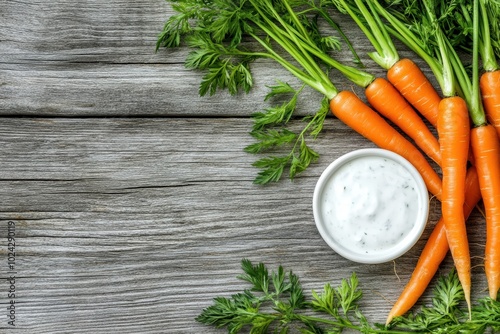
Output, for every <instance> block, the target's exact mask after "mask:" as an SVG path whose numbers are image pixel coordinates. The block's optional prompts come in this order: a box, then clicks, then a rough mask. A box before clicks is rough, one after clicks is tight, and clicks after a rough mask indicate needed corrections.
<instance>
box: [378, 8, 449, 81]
mask: <svg viewBox="0 0 500 334" xmlns="http://www.w3.org/2000/svg"><path fill="white" fill-rule="evenodd" d="M368 1H370V2H371V4H373V6H374V7H375V9H376V10H377V12H378V13H379V14H380V15H382V16H383V17H384V18H385V19H386V20H387V21H388V22H389V24H390V25H391V26H392V27H391V26H386V29H387V30H388V31H389V33H390V34H391V35H393V36H394V37H396V38H397V39H398V40H400V41H401V42H402V43H404V44H405V45H406V46H407V47H408V48H410V49H411V50H412V51H413V52H415V53H416V54H417V55H418V56H419V57H420V58H422V59H423V60H424V61H425V62H426V63H427V65H428V66H429V67H430V69H431V71H432V73H433V74H434V77H435V78H436V80H437V82H438V84H439V87H441V88H442V87H444V86H445V84H444V76H443V71H442V69H441V66H440V65H439V63H438V62H437V61H436V60H435V59H434V58H433V57H431V56H430V55H429V54H428V53H427V52H425V50H424V49H423V48H422V47H421V46H420V45H423V42H422V41H421V40H419V39H418V38H417V36H415V34H413V33H412V32H411V31H410V29H408V27H407V26H406V25H405V24H403V23H402V22H401V21H400V20H398V19H397V18H396V17H395V16H393V15H392V14H390V13H389V12H388V11H387V10H385V8H384V7H382V5H380V4H379V3H378V0H368Z"/></svg>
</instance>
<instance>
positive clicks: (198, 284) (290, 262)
mask: <svg viewBox="0 0 500 334" xmlns="http://www.w3.org/2000/svg"><path fill="white" fill-rule="evenodd" d="M171 13H172V12H171V10H170V8H169V7H168V5H167V4H166V3H165V2H164V1H163V0H158V1H156V0H155V1H153V0H149V1H136V0H111V1H106V2H104V3H103V2H98V1H92V0H89V1H76V0H70V1H61V0H59V1H58V0H51V1H40V0H38V1H31V2H23V1H10V0H0V115H1V119H0V157H1V159H0V277H1V278H2V281H3V283H2V284H0V306H1V308H0V332H2V333H3V332H7V333H27V334H31V333H40V334H45V333H47V334H51V333H122V334H132V333H179V334H180V333H214V334H215V333H223V332H224V331H221V330H216V329H213V328H208V327H204V326H201V325H200V324H198V323H196V321H194V318H195V317H196V316H197V315H198V314H199V313H200V312H201V310H202V309H203V308H204V307H207V306H209V305H210V304H211V301H212V299H213V298H214V297H216V296H220V295H223V296H229V295H230V294H232V293H235V292H239V291H241V289H243V288H246V287H247V285H246V284H244V283H243V282H241V281H238V280H237V279H236V278H235V277H236V275H238V274H239V273H240V261H241V259H242V258H250V259H251V260H253V261H256V262H264V263H266V264H267V265H268V266H269V267H270V268H276V267H277V266H278V265H279V264H281V265H284V266H285V267H286V268H287V269H293V270H294V272H295V273H297V274H298V275H299V276H300V277H301V278H302V282H303V285H304V289H305V291H310V290H311V289H321V288H322V286H323V284H324V283H326V282H332V283H333V284H338V283H339V282H340V280H341V279H342V278H346V277H349V276H350V274H351V272H352V271H356V272H357V274H358V276H359V278H360V283H361V286H362V288H363V290H364V291H365V298H364V300H363V302H362V305H361V306H362V308H363V310H364V311H365V313H366V314H367V315H368V318H369V320H370V321H377V322H383V321H384V320H385V315H386V313H387V312H388V310H389V309H390V307H391V302H392V301H393V300H394V298H396V296H397V294H398V293H399V291H400V290H401V289H402V287H403V286H404V283H405V282H406V280H407V279H408V277H409V275H410V274H411V270H412V268H413V266H414V264H415V262H416V260H417V257H418V254H419V250H420V249H421V247H422V245H423V244H424V243H425V240H426V238H427V236H428V234H429V232H430V229H431V228H432V225H433V224H434V223H435V222H436V221H437V219H438V218H439V207H438V206H437V205H436V203H435V202H432V203H431V207H432V211H431V216H430V219H429V228H428V229H427V230H426V232H425V233H424V236H423V238H422V240H421V241H420V242H419V243H418V244H417V245H416V246H415V247H414V249H412V250H411V251H410V252H409V253H408V254H406V255H405V256H403V257H401V258H400V259H398V260H397V261H395V263H386V264H382V265H360V264H356V263H353V262H350V261H347V260H345V259H343V258H341V257H340V256H338V255H337V254H335V253H334V252H333V251H332V250H331V249H330V248H328V246H327V245H326V244H325V243H324V241H323V240H322V239H321V237H320V236H319V233H318V232H317V230H316V228H315V225H314V220H313V216H312V203H311V202H312V193H313V189H314V186H315V183H316V181H317V179H318V177H319V175H320V174H321V172H322V171H323V170H324V168H326V166H327V165H328V164H329V163H330V162H331V161H332V160H333V159H335V158H336V157H338V156H339V155H341V154H343V153H347V152H349V151H351V150H353V149H357V148H363V147H373V145H372V144H371V143H369V142H367V141H366V140H365V139H363V138H362V137H361V136H359V135H357V134H355V133H354V132H352V131H351V130H350V129H348V128H347V127H346V126H345V125H343V124H341V123H340V122H338V121H337V120H336V119H334V118H329V119H328V120H327V122H326V126H325V130H324V132H323V134H322V135H320V136H319V137H318V139H317V140H316V141H314V143H313V144H312V145H313V147H314V148H315V149H316V150H317V151H318V152H319V153H320V154H321V158H320V160H319V161H318V163H317V164H314V165H313V166H311V167H310V168H309V169H308V170H307V171H306V172H305V173H303V174H301V176H300V177H299V178H297V179H296V180H294V181H293V182H291V181H289V180H286V179H285V180H283V181H282V182H280V183H277V184H272V185H269V186H266V187H260V186H256V185H254V184H252V180H253V179H254V177H255V175H256V172H257V170H256V169H255V168H253V167H252V166H251V164H252V162H253V161H255V159H257V158H258V157H256V156H253V155H250V154H247V153H244V152H243V148H244V147H245V146H247V145H248V144H250V143H252V141H253V139H252V138H251V137H250V136H249V135H248V131H249V130H250V128H251V125H252V121H251V120H250V119H249V118H248V116H249V115H250V113H252V112H254V111H257V110H260V109H262V108H264V107H267V106H268V104H267V103H265V102H264V101H263V97H264V96H265V94H266V93H267V88H266V85H269V84H272V83H273V82H274V80H275V79H276V78H280V79H282V80H286V81H291V82H293V78H291V77H290V76H287V74H286V73H285V72H284V71H282V69H280V68H279V67H277V66H276V65H275V64H272V63H269V62H265V61H260V62H257V63H256V64H255V66H254V69H253V71H254V73H255V78H256V82H255V89H254V90H253V91H252V93H250V94H249V95H238V96H234V97H232V96H228V95H227V94H218V95H216V96H213V97H203V98H201V97H199V96H198V94H197V91H198V84H199V80H200V78H201V73H197V72H190V71H187V70H186V69H184V65H183V61H184V57H185V56H186V54H187V52H188V51H187V50H186V49H185V48H180V49H178V50H160V51H159V52H158V53H155V52H154V44H155V42H156V36H157V34H158V33H159V31H160V30H161V28H162V26H163V22H164V20H165V19H166V17H168V16H169V15H171ZM340 19H341V18H340ZM343 26H344V27H346V28H347V29H348V30H349V29H350V30H349V31H350V32H352V34H353V38H354V39H355V43H356V45H357V46H358V47H359V50H360V53H361V54H362V56H363V59H364V60H366V61H367V64H368V67H367V68H368V69H369V70H372V71H373V72H374V73H375V74H381V72H380V70H379V69H377V68H376V67H375V66H374V65H373V63H371V62H370V61H369V59H368V58H367V56H366V55H365V52H366V51H367V50H369V49H370V48H369V46H368V45H367V44H366V41H364V39H362V38H361V37H360V35H359V32H357V30H356V29H355V28H353V27H352V24H351V25H349V23H346V22H345V21H344V22H343ZM402 55H409V53H408V52H405V51H403V52H402ZM339 57H341V58H342V59H343V60H346V59H349V55H348V53H346V52H344V51H343V52H341V53H340V55H339ZM336 79H338V81H337V80H336V83H337V82H338V83H339V86H340V87H342V89H354V88H353V87H352V85H350V84H349V83H347V82H346V81H344V80H341V79H339V78H336ZM318 99H319V95H318V94H317V93H315V92H312V91H307V92H306V94H305V95H304V96H302V98H301V100H300V107H301V112H300V113H301V114H302V115H305V114H308V113H311V112H314V110H316V108H317V106H318ZM291 126H292V128H295V129H300V128H301V127H302V126H303V123H302V122H301V121H300V120H294V121H292V125H291ZM9 221H12V222H15V224H16V263H15V269H16V271H17V274H16V275H17V276H16V284H15V288H16V329H15V330H12V328H11V327H10V326H8V325H7V321H6V320H7V312H8V310H7V309H6V307H7V306H8V303H9V300H8V298H7V291H8V289H9V286H8V284H7V283H6V278H8V277H9V276H8V275H9V274H8V267H7V262H6V261H7V253H8V251H7V242H6V236H7V233H8V231H9V230H8V228H7V227H8V222H9ZM472 222H474V223H475V224H476V226H477V227H474V228H471V229H470V232H471V236H470V240H471V243H472V246H471V250H472V252H473V255H474V256H475V257H474V259H473V264H474V265H475V266H476V267H475V268H474V279H475V282H474V283H475V285H474V296H478V295H483V291H482V290H483V289H484V288H485V279H484V275H483V273H482V269H481V267H480V265H481V258H480V257H481V256H482V254H483V253H482V252H483V248H484V245H483V243H484V222H483V219H482V217H481V216H480V214H479V213H478V212H475V213H474V214H473V217H472ZM450 267H451V261H450V260H449V259H448V260H447V261H446V263H445V264H444V265H443V272H447V270H449V268H450ZM396 273H397V275H396ZM429 298H430V293H427V294H426V295H425V296H424V298H423V299H422V302H424V303H425V302H428V301H429Z"/></svg>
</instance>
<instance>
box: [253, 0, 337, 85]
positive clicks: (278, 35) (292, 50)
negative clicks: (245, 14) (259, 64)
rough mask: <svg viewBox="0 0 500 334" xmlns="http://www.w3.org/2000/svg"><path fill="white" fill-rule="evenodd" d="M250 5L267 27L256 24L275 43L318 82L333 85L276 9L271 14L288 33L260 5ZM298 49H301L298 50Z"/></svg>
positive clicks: (272, 9)
mask: <svg viewBox="0 0 500 334" xmlns="http://www.w3.org/2000/svg"><path fill="white" fill-rule="evenodd" d="M250 3H252V5H253V6H254V8H255V9H256V10H257V11H258V12H259V14H260V15H261V17H263V18H264V20H265V21H266V23H267V25H268V26H269V27H267V26H265V25H264V24H262V23H260V22H256V24H257V25H258V26H259V27H260V28H261V29H262V30H263V31H264V32H265V33H266V34H268V35H269V37H271V38H272V39H273V40H274V41H276V42H277V43H278V44H279V45H280V46H281V47H282V48H283V49H285V50H286V51H287V52H288V53H289V54H290V55H291V56H292V57H293V58H294V59H295V60H296V61H297V62H298V63H299V64H300V65H301V66H302V67H303V68H304V69H305V70H306V71H307V72H308V73H309V74H310V75H311V76H312V77H314V78H316V79H317V81H319V82H322V83H323V84H325V85H328V84H331V82H330V79H329V78H328V76H327V75H326V73H325V72H323V71H322V70H321V68H320V67H319V65H318V64H317V63H316V62H315V61H314V59H312V57H311V56H310V55H309V54H308V53H307V52H304V49H303V47H302V43H300V40H298V38H297V36H296V34H294V31H292V32H290V27H289V26H288V24H286V22H284V21H282V19H281V17H280V16H279V15H278V14H277V13H276V12H275V11H274V8H271V9H270V10H271V12H272V13H273V14H274V15H275V16H276V17H275V18H276V19H277V20H278V22H280V23H281V24H282V25H283V26H284V27H285V29H286V30H287V31H284V30H283V29H281V28H280V27H278V26H277V25H276V24H275V23H274V22H273V21H272V20H271V19H270V18H269V17H267V15H266V14H265V13H264V12H263V11H262V9H260V8H259V6H258V4H255V3H254V2H253V1H252V0H250ZM271 7H272V6H271ZM290 40H291V41H292V42H293V43H291V41H290ZM297 47H298V48H299V49H300V50H298V49H297Z"/></svg>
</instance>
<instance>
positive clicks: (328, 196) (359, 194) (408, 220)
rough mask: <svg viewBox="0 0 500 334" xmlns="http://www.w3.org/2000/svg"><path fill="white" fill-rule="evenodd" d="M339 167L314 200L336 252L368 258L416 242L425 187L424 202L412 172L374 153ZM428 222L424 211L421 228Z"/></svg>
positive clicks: (420, 230)
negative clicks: (319, 196) (316, 200)
mask: <svg viewBox="0 0 500 334" xmlns="http://www.w3.org/2000/svg"><path fill="white" fill-rule="evenodd" d="M337 167H338V168H336V169H335V170H334V172H331V174H330V175H329V177H327V178H326V179H324V180H323V181H324V182H323V183H322V192H321V198H320V199H319V200H318V201H320V203H319V206H318V207H319V210H318V211H319V215H321V220H322V224H323V225H322V226H323V229H324V232H323V233H325V232H326V233H327V234H328V235H329V237H331V239H333V240H332V241H333V242H334V243H335V244H336V245H337V248H338V247H340V248H343V249H345V250H346V251H347V250H348V252H350V253H355V254H357V256H358V257H359V256H367V257H369V256H376V253H384V252H385V253H387V252H390V251H391V248H394V247H398V246H397V245H398V244H399V243H400V242H401V241H402V240H404V239H405V238H414V236H413V235H414V234H415V233H418V232H415V228H417V229H418V230H419V232H420V233H419V234H418V236H417V238H416V239H418V237H419V236H420V234H421V232H422V230H423V227H420V226H416V224H422V210H423V208H422V202H425V201H427V200H428V195H427V192H426V189H425V186H424V191H425V194H424V195H425V197H426V198H425V199H422V196H423V195H422V193H421V192H422V185H421V184H419V183H418V181H419V180H416V179H415V174H414V172H411V171H410V170H409V169H408V168H407V166H404V165H402V164H401V163H400V162H398V161H396V160H393V159H391V158H390V157H388V156H379V155H376V154H371V155H370V154H365V155H360V156H358V157H356V158H355V159H348V160H346V161H345V162H344V163H343V164H341V165H339V166H337ZM425 210H428V207H427V206H425ZM315 214H316V213H315ZM426 220H427V211H426V212H425V217H424V222H423V224H424V225H425V222H426ZM320 232H321V231H320ZM416 239H415V240H414V241H412V244H411V245H410V247H411V246H413V244H414V242H416ZM325 240H326V239H325ZM399 255H400V254H399ZM360 262H363V261H360Z"/></svg>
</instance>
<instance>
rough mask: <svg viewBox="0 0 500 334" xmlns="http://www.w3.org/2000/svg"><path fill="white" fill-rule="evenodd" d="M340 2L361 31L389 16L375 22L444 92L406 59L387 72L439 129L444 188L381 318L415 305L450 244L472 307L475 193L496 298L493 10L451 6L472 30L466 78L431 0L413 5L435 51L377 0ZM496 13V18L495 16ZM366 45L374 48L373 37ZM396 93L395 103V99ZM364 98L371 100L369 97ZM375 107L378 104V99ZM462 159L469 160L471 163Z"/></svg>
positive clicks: (499, 181)
mask: <svg viewBox="0 0 500 334" xmlns="http://www.w3.org/2000/svg"><path fill="white" fill-rule="evenodd" d="M339 2H340V3H342V4H343V6H344V8H347V9H349V7H350V8H351V9H352V8H353V7H355V8H356V9H357V11H356V13H354V12H351V13H350V14H351V16H354V15H360V14H359V13H364V15H363V17H364V19H365V21H363V22H361V21H360V22H358V24H359V25H360V27H361V28H362V29H363V27H364V25H365V24H367V23H366V22H370V20H373V22H377V23H380V22H381V21H379V17H378V14H380V15H381V16H383V17H384V18H385V19H386V21H387V22H388V23H387V26H386V27H383V26H382V25H378V27H379V28H380V29H387V30H389V31H391V33H392V35H394V36H396V37H397V38H399V39H400V40H401V41H403V42H404V43H405V44H406V45H407V46H408V47H410V49H412V50H413V51H415V52H416V53H417V54H418V55H419V56H421V57H422V58H423V59H424V60H425V61H426V62H427V63H428V65H429V66H430V68H431V69H432V71H433V72H434V74H435V75H436V79H437V81H438V82H439V84H440V86H441V87H440V88H441V91H442V94H443V97H440V96H439V94H438V93H437V92H436V91H435V90H434V88H433V87H432V85H431V84H430V83H429V82H428V81H427V80H426V78H425V77H424V76H423V74H422V72H421V71H420V70H419V69H418V68H417V67H416V66H415V65H414V64H413V63H412V62H411V61H409V60H403V61H400V62H398V63H402V64H404V65H405V66H408V67H406V68H405V66H401V65H400V64H398V63H395V65H394V66H395V67H391V68H390V69H389V70H388V78H389V81H390V82H391V83H392V84H393V85H394V86H395V87H396V88H397V89H398V90H399V92H400V93H401V94H402V95H403V96H404V97H405V99H406V100H407V101H409V102H410V103H411V104H412V105H413V107H414V108H415V109H416V110H418V111H419V112H420V113H421V115H422V116H424V117H425V118H426V119H427V120H428V121H429V122H430V123H431V124H432V125H433V126H435V127H436V128H437V132H438V138H439V153H438V154H437V157H438V158H437V159H436V157H435V156H431V155H429V157H430V158H432V159H433V160H434V161H436V162H437V163H438V164H439V165H440V166H441V170H442V175H443V179H442V187H441V189H442V192H441V193H440V198H439V199H440V200H441V208H442V215H443V216H442V218H441V220H440V221H439V222H438V224H436V226H435V228H434V231H433V233H432V234H431V236H430V238H429V240H428V242H427V244H426V246H425V248H424V249H423V251H422V254H421V256H420V259H419V261H418V263H417V266H416V268H415V270H414V272H413V274H412V277H411V279H410V281H409V283H408V284H407V286H406V287H405V289H404V291H403V292H402V294H401V296H400V297H399V299H398V300H397V302H396V303H395V305H394V307H393V308H392V310H391V312H390V314H389V315H388V318H387V323H388V324H389V323H390V322H391V320H392V319H393V318H394V317H397V316H398V315H402V314H404V313H405V312H407V311H408V310H409V309H410V308H411V307H412V306H413V305H414V304H415V303H416V301H417V300H418V298H419V297H420V296H421V295H422V294H423V292H424V291H425V289H426V287H427V286H428V284H429V283H430V281H431V279H432V277H433V276H434V274H435V273H436V272H437V270H438V267H439V264H440V263H441V262H442V261H443V259H444V258H445V256H446V254H447V252H448V250H450V251H451V255H452V257H453V260H454V263H455V267H456V269H457V273H458V275H459V279H460V281H461V283H462V287H463V289H464V294H465V298H466V300H467V303H468V306H469V310H470V307H471V306H470V305H471V301H470V293H471V274H470V270H471V265H470V255H469V246H468V240H467V230H466V226H465V222H466V219H467V217H468V215H469V214H470V212H471V211H472V209H473V208H474V206H475V205H476V204H477V203H478V202H479V200H480V199H481V198H482V199H483V203H484V207H485V213H486V226H487V231H486V235H487V239H486V247H485V272H486V277H487V281H488V288H489V295H490V297H491V298H492V299H496V298H497V293H498V290H499V287H500V254H499V250H500V240H499V238H500V141H499V135H500V132H498V134H497V131H498V129H499V127H498V125H497V126H496V129H497V130H495V126H493V125H491V124H489V123H488V120H489V121H490V122H491V123H492V124H499V123H500V122H499V120H500V117H499V116H497V115H499V114H500V97H499V96H498V94H497V91H498V87H499V85H500V71H499V70H498V66H497V64H496V61H495V56H494V52H493V49H492V47H491V45H490V44H489V41H490V35H489V20H491V19H492V17H491V16H490V15H491V14H492V13H494V11H493V10H491V9H490V10H488V9H487V4H486V3H485V1H483V0H474V6H473V12H472V13H470V14H471V15H470V17H468V16H467V14H469V12H468V10H467V8H466V6H457V10H461V11H462V12H461V14H462V15H464V17H465V18H469V19H470V26H471V28H472V32H473V34H472V37H473V38H472V43H471V44H472V51H473V52H472V54H473V66H472V67H473V73H472V78H469V76H468V75H467V72H466V71H465V68H464V66H463V65H462V63H461V61H460V59H459V57H458V55H457V54H456V52H455V50H454V48H453V47H452V45H451V42H450V40H449V39H448V38H447V36H446V35H445V34H444V32H443V31H442V27H441V26H440V21H439V20H438V17H437V15H436V7H437V1H431V0H426V1H422V2H421V5H422V7H420V8H419V13H424V20H426V22H425V23H421V24H427V25H430V26H431V28H432V31H433V32H434V36H433V38H434V39H433V42H434V45H435V46H436V50H434V51H429V50H425V49H424V48H423V47H422V46H423V45H425V41H423V40H422V39H420V37H419V36H417V34H415V32H414V31H412V30H410V29H409V28H408V24H407V23H408V22H403V21H402V20H401V17H400V16H398V15H397V14H394V13H393V12H391V10H390V9H387V8H384V7H383V6H381V5H380V4H379V3H378V2H377V1H376V0H367V1H361V0H354V1H351V2H350V3H349V4H348V3H346V2H345V1H344V0H339ZM364 3H366V4H367V6H368V7H369V8H370V9H371V10H372V11H371V12H365V11H366V7H365V6H364ZM348 11H349V10H348ZM367 18H368V19H367ZM374 18H375V19H374ZM495 18H500V16H497V17H494V18H493V19H495ZM420 19H421V18H420ZM374 27H375V26H373V25H372V26H370V30H367V29H363V30H364V31H365V34H367V36H368V37H369V38H370V39H371V31H374ZM365 28H366V27H365ZM372 44H374V46H376V44H375V42H373V41H372ZM479 48H481V51H479ZM434 52H435V53H434ZM479 54H481V56H482V58H483V59H482V60H483V67H484V70H485V72H484V74H483V75H482V76H481V79H480V80H479V72H478V64H479V60H478V57H479ZM396 64H397V65H398V66H396ZM387 99H389V98H387ZM394 99H395V100H396V101H398V100H399V97H398V98H394ZM367 100H368V101H369V102H370V103H372V102H371V98H370V96H369V95H367ZM483 104H484V109H483ZM373 105H374V106H375V108H376V104H375V103H374V104H373ZM405 110H406V109H405V108H401V109H400V111H399V113H400V117H401V118H406V111H405ZM410 114H411V117H408V118H411V119H413V118H414V115H413V114H412V113H411V111H410ZM487 119H488V120H487ZM471 123H472V124H471ZM402 129H403V130H404V131H406V132H407V133H408V135H410V136H412V135H411V133H413V132H416V131H419V130H417V129H418V128H417V127H414V128H413V129H412V128H411V127H410V128H408V130H406V128H402ZM422 133H425V136H426V137H429V141H433V140H434V138H433V137H430V136H429V134H428V133H427V131H423V132H422ZM412 137H413V136H412ZM469 160H470V161H469ZM468 163H470V164H471V166H470V167H469V168H468Z"/></svg>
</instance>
